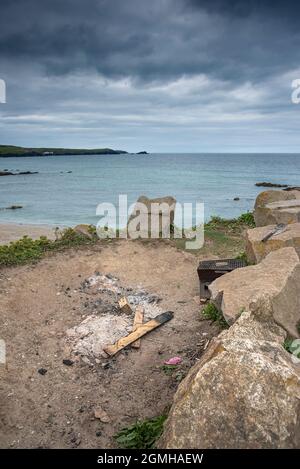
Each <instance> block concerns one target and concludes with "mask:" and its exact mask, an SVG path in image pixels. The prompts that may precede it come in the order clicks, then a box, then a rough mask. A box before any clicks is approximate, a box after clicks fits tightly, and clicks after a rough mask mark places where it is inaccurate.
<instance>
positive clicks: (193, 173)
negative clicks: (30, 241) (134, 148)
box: [0, 152, 300, 226]
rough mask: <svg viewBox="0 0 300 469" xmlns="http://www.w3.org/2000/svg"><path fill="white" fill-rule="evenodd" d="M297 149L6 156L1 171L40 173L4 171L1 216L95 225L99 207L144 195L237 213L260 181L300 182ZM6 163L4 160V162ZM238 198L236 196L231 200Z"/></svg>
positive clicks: (225, 214)
mask: <svg viewBox="0 0 300 469" xmlns="http://www.w3.org/2000/svg"><path fill="white" fill-rule="evenodd" d="M299 156H300V154H294V153H284V154H283V153H276V154H274V153H255V154H254V153H226V152H224V153H206V152H204V153H149V154H146V155H141V154H139V155H132V154H130V153H126V154H118V155H106V154H103V155H99V157H98V155H64V156H54V155H51V156H34V157H33V156H31V157H30V156H26V157H19V156H18V157H5V158H1V160H0V161H1V167H0V170H4V169H6V170H8V171H11V172H22V171H31V172H38V174H29V175H19V176H6V177H1V178H0V208H2V209H4V208H6V207H10V206H12V205H20V206H22V209H18V210H0V223H7V222H9V223H22V224H33V225H49V226H54V225H57V226H74V225H76V224H79V223H90V224H97V221H98V218H99V217H97V216H96V207H97V205H98V204H99V203H103V202H108V203H113V204H115V205H117V203H118V196H119V195H120V194H125V195H127V197H128V204H129V205H131V204H133V203H134V202H135V201H136V200H137V198H138V197H139V196H140V195H146V196H148V197H163V196H166V195H171V196H174V197H175V198H176V200H177V201H178V202H180V203H192V204H195V203H196V202H204V211H205V220H206V221H207V220H208V219H210V218H211V216H220V217H222V218H235V217H237V216H239V215H240V214H241V213H244V212H247V211H250V210H252V209H253V204H254V201H255V198H256V196H257V194H258V193H259V192H260V191H261V190H263V189H262V188H261V187H256V186H255V184H256V183H258V182H271V183H275V184H288V185H299V181H300V159H299V158H298V157H299ZM4 163H5V164H4ZM234 199H238V200H234Z"/></svg>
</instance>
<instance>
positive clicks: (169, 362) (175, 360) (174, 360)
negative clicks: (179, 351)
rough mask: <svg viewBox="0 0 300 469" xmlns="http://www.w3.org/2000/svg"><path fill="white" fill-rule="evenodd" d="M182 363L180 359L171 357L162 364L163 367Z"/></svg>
mask: <svg viewBox="0 0 300 469" xmlns="http://www.w3.org/2000/svg"><path fill="white" fill-rule="evenodd" d="M181 362H182V359H181V358H180V357H172V358H169V360H166V361H165V362H164V364H165V365H179V363H181Z"/></svg>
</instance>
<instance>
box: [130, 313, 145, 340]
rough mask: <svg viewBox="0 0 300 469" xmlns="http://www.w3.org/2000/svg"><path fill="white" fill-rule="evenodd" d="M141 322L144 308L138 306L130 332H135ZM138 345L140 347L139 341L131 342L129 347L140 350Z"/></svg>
mask: <svg viewBox="0 0 300 469" xmlns="http://www.w3.org/2000/svg"><path fill="white" fill-rule="evenodd" d="M143 321H144V308H143V307H142V306H140V305H138V306H137V307H136V310H135V316H134V322H133V328H132V332H134V331H136V330H137V328H138V327H139V326H141V325H142V324H143ZM140 345H141V339H138V340H136V341H135V342H132V344H131V347H133V348H140Z"/></svg>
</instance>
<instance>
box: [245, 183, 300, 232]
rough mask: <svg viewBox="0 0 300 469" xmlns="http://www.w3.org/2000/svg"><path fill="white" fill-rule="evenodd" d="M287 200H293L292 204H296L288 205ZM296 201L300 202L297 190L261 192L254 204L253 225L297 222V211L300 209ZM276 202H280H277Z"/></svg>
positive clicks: (299, 192) (299, 194)
mask: <svg viewBox="0 0 300 469" xmlns="http://www.w3.org/2000/svg"><path fill="white" fill-rule="evenodd" d="M288 201H294V202H292V204H293V203H294V204H296V205H294V206H293V207H290V202H288ZM295 201H296V202H295ZM297 201H298V202H300V191H297V190H292V191H283V190H282V191H264V192H261V193H260V194H259V195H258V196H257V198H256V201H255V205H254V220H255V225H256V226H265V225H274V224H278V223H295V222H297V221H298V219H297V216H298V212H299V211H300V208H297V205H298V202H297ZM278 202H280V203H279V204H278ZM284 204H286V205H284ZM289 208H290V210H289ZM287 209H288V210H287ZM291 209H292V210H291ZM289 212H291V213H289ZM299 221H300V220H299Z"/></svg>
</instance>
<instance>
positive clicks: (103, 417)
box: [94, 407, 110, 423]
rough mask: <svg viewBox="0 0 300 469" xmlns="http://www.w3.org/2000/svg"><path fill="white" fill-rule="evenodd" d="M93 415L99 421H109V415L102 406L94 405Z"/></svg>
mask: <svg viewBox="0 0 300 469" xmlns="http://www.w3.org/2000/svg"><path fill="white" fill-rule="evenodd" d="M94 415H95V418H96V419H99V420H100V422H102V423H109V422H110V418H109V416H108V415H107V413H106V412H105V410H103V409H102V407H96V409H95V410H94Z"/></svg>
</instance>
